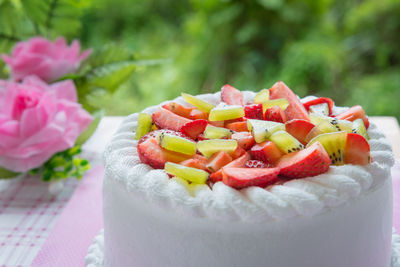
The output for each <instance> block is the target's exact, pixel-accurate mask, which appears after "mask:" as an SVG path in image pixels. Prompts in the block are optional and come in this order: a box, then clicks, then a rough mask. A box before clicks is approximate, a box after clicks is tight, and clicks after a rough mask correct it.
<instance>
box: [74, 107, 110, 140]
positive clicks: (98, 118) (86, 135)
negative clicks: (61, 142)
mask: <svg viewBox="0 0 400 267" xmlns="http://www.w3.org/2000/svg"><path fill="white" fill-rule="evenodd" d="M92 116H93V121H92V122H91V123H90V125H89V126H88V127H87V128H86V130H85V131H84V132H83V133H81V135H80V136H79V137H78V139H76V142H75V144H76V145H78V146H80V145H83V144H84V143H85V142H86V141H87V140H88V139H89V138H90V137H91V136H92V134H93V133H94V131H96V129H97V126H98V125H99V123H100V121H101V119H102V118H103V116H104V110H99V111H97V112H94V113H93V114H92Z"/></svg>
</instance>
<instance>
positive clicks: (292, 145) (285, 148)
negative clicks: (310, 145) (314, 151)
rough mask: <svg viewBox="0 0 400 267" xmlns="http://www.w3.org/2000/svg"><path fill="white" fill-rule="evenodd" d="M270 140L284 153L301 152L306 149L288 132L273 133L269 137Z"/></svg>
mask: <svg viewBox="0 0 400 267" xmlns="http://www.w3.org/2000/svg"><path fill="white" fill-rule="evenodd" d="M269 140H271V141H272V142H274V143H275V145H276V146H277V147H278V148H279V149H280V150H281V151H282V152H283V153H291V152H295V151H300V150H301V149H303V148H304V146H303V144H302V143H300V142H299V141H298V140H297V139H296V138H294V137H293V136H292V135H290V134H289V133H288V132H286V131H277V132H275V133H273V134H272V135H271V136H270V137H269Z"/></svg>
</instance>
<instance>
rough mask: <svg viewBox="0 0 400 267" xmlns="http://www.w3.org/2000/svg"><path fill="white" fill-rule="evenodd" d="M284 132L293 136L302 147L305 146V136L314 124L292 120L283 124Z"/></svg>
mask: <svg viewBox="0 0 400 267" xmlns="http://www.w3.org/2000/svg"><path fill="white" fill-rule="evenodd" d="M285 127H286V132H288V133H289V134H291V135H293V136H294V138H296V139H297V140H299V141H300V142H301V143H302V144H303V145H306V144H307V142H306V136H307V135H308V133H309V132H310V131H311V130H312V128H314V124H312V123H311V122H309V121H306V120H300V119H294V120H290V121H287V122H286V123H285Z"/></svg>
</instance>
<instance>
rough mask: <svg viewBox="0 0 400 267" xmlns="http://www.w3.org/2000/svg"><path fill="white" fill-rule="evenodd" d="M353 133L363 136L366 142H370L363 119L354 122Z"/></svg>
mask: <svg viewBox="0 0 400 267" xmlns="http://www.w3.org/2000/svg"><path fill="white" fill-rule="evenodd" d="M352 132H353V133H356V134H359V135H362V136H364V138H365V139H366V140H369V135H368V132H367V129H366V128H365V125H364V122H363V120H362V119H356V120H355V121H353V130H352Z"/></svg>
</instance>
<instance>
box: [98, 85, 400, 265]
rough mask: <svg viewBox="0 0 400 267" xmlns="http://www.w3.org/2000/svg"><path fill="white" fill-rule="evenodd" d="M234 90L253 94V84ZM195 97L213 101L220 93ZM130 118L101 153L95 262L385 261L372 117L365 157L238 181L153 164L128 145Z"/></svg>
mask: <svg viewBox="0 0 400 267" xmlns="http://www.w3.org/2000/svg"><path fill="white" fill-rule="evenodd" d="M274 86H275V85H274ZM242 93H243V98H244V100H243V103H244V104H246V103H251V104H253V103H254V98H255V95H256V94H255V93H253V92H248V91H245V92H242ZM197 98H198V99H201V100H205V101H207V102H208V103H210V104H212V105H213V106H216V107H218V104H219V103H220V102H221V94H220V93H216V94H206V95H199V96H197ZM309 99H314V98H313V97H309V98H307V99H305V100H304V101H302V102H303V103H304V102H307V101H308V100H309ZM174 102H175V103H179V104H181V105H183V106H190V105H188V104H187V103H186V102H185V101H184V100H183V99H182V97H179V98H177V99H175V100H174ZM163 104H165V103H163ZM291 104H292V103H290V105H291ZM290 105H289V106H290ZM160 106H161V105H160ZM160 106H153V107H149V108H147V109H145V110H144V111H143V112H142V113H147V114H153V113H154V112H155V111H156V110H158V109H159V108H160ZM284 108H285V107H283V108H282V109H284ZM315 108H317V107H315ZM345 110H346V109H345V108H338V107H333V108H332V110H331V111H330V112H331V113H332V114H331V115H332V116H335V115H337V114H339V113H341V112H343V111H345ZM210 114H211V113H210ZM325 115H328V114H325ZM210 116H211V115H210ZM289 116H290V112H289ZM289 119H290V118H289ZM137 126H138V114H132V115H130V116H128V117H127V118H126V119H125V120H124V122H123V123H122V125H121V126H120V127H119V129H118V130H117V133H116V134H115V135H114V137H113V139H112V141H111V142H110V143H109V145H108V147H107V149H106V152H105V156H104V158H105V177H104V187H103V197H104V201H103V205H104V208H103V209H104V215H103V216H104V266H107V267H108V266H155V267H160V266H193V267H195V266H199V267H203V266H229V267H233V266H272V267H288V266H298V267H321V266H324V267H330V266H332V267H337V266H342V267H388V266H390V255H391V238H392V185H391V174H390V168H391V166H392V165H393V164H394V159H393V156H392V153H391V147H390V145H389V143H388V141H387V140H386V139H385V137H384V135H383V134H382V133H381V132H380V131H379V130H378V129H377V127H376V126H375V125H373V124H371V125H370V126H369V128H368V131H367V135H368V136H369V140H368V144H369V146H370V156H371V158H372V160H371V163H368V164H366V165H355V164H342V165H340V164H339V165H330V166H329V168H328V169H327V170H325V171H324V172H323V173H321V174H318V173H314V174H313V175H314V176H312V177H301V178H300V176H299V179H286V178H284V179H281V178H279V179H278V180H274V182H273V183H270V184H267V185H266V184H264V183H261V184H256V185H258V186H248V185H246V186H240V187H235V186H233V185H231V184H229V183H227V182H226V180H225V176H226V175H228V174H225V173H224V180H223V181H214V183H203V184H201V183H194V182H193V181H192V182H191V183H190V182H189V183H188V182H186V181H185V180H184V179H181V178H171V177H172V176H173V175H168V174H167V172H168V171H167V172H166V171H165V170H163V169H153V168H152V167H151V166H149V165H148V164H145V163H143V161H142V158H140V157H139V155H138V150H137V146H138V140H135V136H137V134H136V130H137ZM353 132H354V131H353ZM252 133H253V135H254V136H255V135H256V133H255V131H253V132H252ZM256 138H259V137H256ZM268 138H270V139H272V138H271V137H268ZM205 139H207V138H205ZM257 141H258V140H257ZM261 141H263V140H261ZM257 143H259V141H258V142H257ZM326 150H327V151H328V153H329V148H326ZM197 153H199V152H197ZM203 153H204V152H203ZM286 153H288V152H287V151H286ZM293 153H300V152H293ZM204 154H206V153H204ZM289 154H290V153H288V155H289ZM331 159H332V162H334V159H333V158H332V157H331ZM263 167H266V168H275V167H277V168H281V169H283V167H282V164H280V163H279V162H278V163H277V165H276V166H263ZM315 168H317V166H315ZM249 169H250V168H249ZM288 173H290V172H288ZM170 174H171V173H170ZM281 174H282V173H281V172H280V174H279V177H280V176H281ZM289 176H290V175H289ZM291 178H293V177H291ZM189 180H190V179H189ZM265 185H266V186H265Z"/></svg>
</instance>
